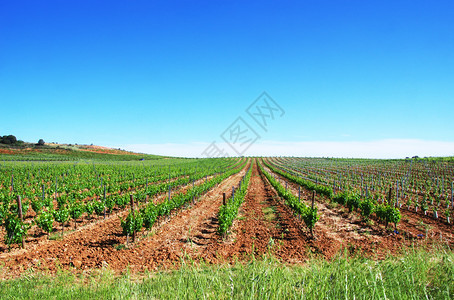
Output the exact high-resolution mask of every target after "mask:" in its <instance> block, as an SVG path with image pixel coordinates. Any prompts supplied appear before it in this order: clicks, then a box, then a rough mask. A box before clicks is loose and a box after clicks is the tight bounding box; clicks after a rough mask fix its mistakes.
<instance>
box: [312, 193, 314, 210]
mask: <svg viewBox="0 0 454 300" xmlns="http://www.w3.org/2000/svg"><path fill="white" fill-rule="evenodd" d="M314 202H315V191H312V209H314Z"/></svg>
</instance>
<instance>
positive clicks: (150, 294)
mask: <svg viewBox="0 0 454 300" xmlns="http://www.w3.org/2000/svg"><path fill="white" fill-rule="evenodd" d="M453 260H454V254H453V252H452V251H450V250H446V249H438V250H436V251H432V252H427V251H424V250H412V249H410V250H408V251H407V253H406V254H405V255H404V256H400V257H396V258H394V257H390V258H388V259H385V260H383V261H378V262H377V261H373V260H369V259H365V258H362V257H354V258H351V257H350V258H349V257H347V256H345V255H344V256H339V257H338V258H336V259H334V260H333V261H331V262H329V261H326V260H324V259H312V260H310V261H309V262H308V263H307V264H306V265H305V266H287V265H284V264H282V263H279V262H278V261H276V260H275V259H273V258H269V257H267V258H263V259H261V260H254V259H253V260H252V261H250V262H249V263H246V264H242V263H237V264H235V265H234V266H231V265H216V266H207V265H202V266H200V265H198V266H195V265H192V264H183V267H181V268H180V269H178V270H175V271H159V272H153V273H146V274H142V275H141V276H140V278H139V277H137V276H131V275H129V273H126V274H125V275H123V276H114V275H113V273H112V272H111V271H109V270H107V269H106V270H102V271H96V270H94V271H92V272H91V274H85V275H74V274H72V273H71V272H69V271H62V272H59V273H58V274H57V275H56V276H54V277H51V276H49V275H44V276H42V275H38V274H36V273H35V272H33V271H30V272H27V273H25V274H24V275H23V276H22V277H21V278H19V279H14V280H7V281H3V282H0V290H1V291H2V294H1V296H0V298H2V299H24V298H25V299H32V298H33V299H47V298H51V299H323V298H328V299H423V298H424V299H450V298H453V297H454V280H453V278H454V264H453Z"/></svg>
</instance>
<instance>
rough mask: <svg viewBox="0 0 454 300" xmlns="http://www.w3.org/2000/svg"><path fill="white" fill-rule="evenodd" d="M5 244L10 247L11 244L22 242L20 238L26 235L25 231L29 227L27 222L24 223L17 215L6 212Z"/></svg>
mask: <svg viewBox="0 0 454 300" xmlns="http://www.w3.org/2000/svg"><path fill="white" fill-rule="evenodd" d="M4 225H5V229H6V235H5V244H7V245H8V247H10V246H11V245H12V244H22V238H23V237H24V238H25V237H26V236H27V231H28V229H29V228H30V225H29V224H25V223H24V222H23V221H21V220H20V219H19V217H18V216H16V215H13V214H7V216H6V218H5V223H4Z"/></svg>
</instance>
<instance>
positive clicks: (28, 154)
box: [0, 135, 164, 161]
mask: <svg viewBox="0 0 454 300" xmlns="http://www.w3.org/2000/svg"><path fill="white" fill-rule="evenodd" d="M5 137H10V138H9V139H6V140H5ZM11 137H12V136H11V135H10V136H3V137H0V138H1V139H2V140H1V141H0V160H55V161H60V160H64V161H67V160H80V159H97V160H153V159H160V158H164V157H163V156H158V155H150V154H143V153H136V152H132V151H126V150H121V149H114V148H109V147H103V146H95V145H78V144H58V143H44V142H43V143H40V144H38V143H27V142H23V141H20V140H16V139H15V138H14V139H13V138H11ZM4 141H6V143H4Z"/></svg>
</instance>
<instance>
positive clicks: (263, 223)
mask: <svg viewBox="0 0 454 300" xmlns="http://www.w3.org/2000/svg"><path fill="white" fill-rule="evenodd" d="M102 153H103V156H102V157H95V158H91V159H90V160H87V159H86V158H83V159H80V157H79V156H77V157H76V158H74V156H68V159H65V161H56V157H55V155H52V156H49V155H41V156H37V157H38V158H40V160H38V159H36V160H34V161H15V160H20V157H21V156H20V155H25V154H18V153H16V154H13V156H10V158H12V159H10V161H6V159H5V157H7V154H4V155H3V156H2V158H3V159H4V161H3V162H2V163H1V164H0V187H1V192H0V219H1V223H2V226H1V227H0V236H1V237H2V238H1V241H0V277H1V278H2V279H3V283H2V284H3V286H2V289H5V290H8V291H11V293H15V292H14V290H15V289H14V287H15V286H17V285H24V284H27V282H29V283H28V284H29V285H30V288H33V289H34V288H36V287H37V286H39V287H41V288H42V287H43V286H52V283H53V282H59V281H64V280H66V281H69V282H76V283H77V284H76V285H75V286H76V287H77V289H78V292H80V293H81V294H80V296H77V297H81V298H84V297H87V295H91V296H90V297H95V298H96V297H99V298H103V297H121V294H118V293H120V291H117V292H118V293H117V292H115V293H113V294H109V293H110V292H108V291H109V290H110V288H108V287H112V286H115V282H117V281H120V282H122V284H124V285H125V288H126V290H127V292H126V295H128V296H133V295H134V294H136V293H138V294H143V293H145V294H146V295H148V296H152V295H154V294H153V292H150V291H148V292H145V291H144V290H143V289H145V290H147V289H148V288H150V289H152V290H153V291H155V292H156V289H157V287H153V288H152V287H151V286H152V285H153V284H156V281H161V282H163V283H164V282H166V283H165V284H167V285H169V284H170V282H171V281H172V280H177V279H176V278H180V279H179V280H180V284H182V285H180V286H176V287H174V288H175V289H176V290H177V291H178V293H180V294H179V295H180V296H181V297H187V298H197V297H195V295H197V294H191V293H190V292H188V291H187V290H186V288H183V287H182V286H186V287H188V285H189V288H190V289H191V290H192V292H193V293H196V292H200V289H202V290H203V289H204V288H206V291H202V293H204V295H205V296H206V297H208V298H216V297H215V296H214V295H216V294H217V295H218V296H219V295H224V296H223V297H221V298H229V297H233V298H242V297H243V296H246V295H247V297H268V296H269V295H274V296H273V297H275V298H279V297H297V296H298V295H301V294H304V293H306V294H307V295H309V296H311V297H312V298H318V297H334V296H336V295H338V296H341V297H344V298H354V297H360V298H361V295H363V296H365V295H373V296H372V298H386V297H387V296H386V291H388V292H391V293H398V294H395V296H397V295H400V293H401V294H402V295H407V296H409V297H410V296H413V297H420V296H424V295H426V296H428V297H441V298H450V297H453V296H454V294H453V293H454V290H453V288H454V286H453V283H452V282H450V281H449V278H451V279H452V278H453V277H452V276H454V266H453V263H452V259H453V255H452V250H451V249H452V247H453V246H454V228H453V225H452V223H453V221H452V218H453V213H452V211H453V187H452V182H453V180H454V164H453V162H452V161H451V160H449V159H445V160H443V159H430V160H429V159H418V158H414V159H406V160H354V159H328V158H325V159H323V158H292V157H279V158H278V157H271V158H217V159H180V158H162V157H146V158H145V159H143V160H142V159H141V157H137V158H136V159H128V160H122V159H121V157H122V156H120V158H119V157H118V155H127V154H123V153H121V154H115V153H109V151H102ZM27 155H29V154H27ZM115 155H117V156H115ZM130 156H133V157H135V155H130ZM19 200H20V201H19ZM424 261H426V265H425V266H422V264H423V263H422V262H424ZM407 268H409V269H407ZM410 269H411V270H413V271H411V272H412V273H411V274H412V276H411V277H408V278H406V279H404V278H403V276H404V275H405V274H406V271H408V270H410ZM169 272H170V273H169ZM336 272H340V273H339V274H337V273H336ZM382 273H383V276H385V275H386V276H385V278H382V277H381V276H382V275H381V274H382ZM33 274H47V275H45V277H44V278H49V279H38V277H36V275H33ZM106 274H107V275H106ZM150 274H151V275H150ZM229 274H230V275H229ZM260 274H261V275H260ZM264 274H265V275H264ZM311 274H312V275H313V276H321V277H320V278H322V279H320V278H319V280H323V281H324V282H325V284H324V285H321V286H320V287H319V289H317V279H316V277H311ZM317 274H318V275H317ZM355 274H362V275H361V276H359V275H358V276H359V277H361V280H359V279H355V280H353V281H352V282H351V283H349V282H348V280H349V279H348V276H353V278H354V276H355ZM378 274H380V281H381V283H380V282H378V280H379V279H378V278H379V277H377V276H378ZM407 275H408V274H407ZM413 275H417V279H415V277H413ZM46 276H50V277H46ZM99 276H100V277H99ZM103 276H107V277H105V278H104V277H103ZM232 276H233V278H234V279H232ZM255 276H257V277H256V279H257V280H265V281H264V282H261V283H260V284H259V283H258V281H257V286H256V288H255V290H254V284H255V283H254V281H253V280H252V281H251V282H249V283H248V282H247V280H246V279H244V278H249V279H251V277H255ZM295 276H296V277H295ZM52 277H54V278H53V279H51V278H52ZM229 277H230V279H229ZM328 277H329V278H331V279H330V280H334V279H333V278H336V280H334V281H333V282H332V283H331V285H332V288H333V289H332V291H331V292H333V293H334V294H330V293H331V292H330V290H329V289H327V286H328V287H329V285H330V284H329V283H328V282H327V281H326V280H328V279H327V278H328ZM369 277H370V278H369ZM30 278H32V279H30ZM90 278H91V279H93V278H97V279H96V280H99V282H104V283H103V284H104V285H102V284H101V283H100V286H97V287H96V288H94V289H90V288H88V287H89V286H90V284H88V285H87V281H89V280H90ZM100 278H101V279H100ZM102 278H104V279H102ZM172 278H173V279H172ZM189 278H192V279H196V280H200V281H201V282H204V283H203V284H202V286H197V285H196V286H191V284H192V283H189V282H190V281H191V280H189ZM216 278H217V279H216ZM241 278H243V279H241ZM284 278H287V281H285V280H284ZM298 278H299V279H298ZM367 278H369V281H368V279H367ZM399 278H401V279H402V281H401V280H400V279H399ZM446 278H447V279H446ZM152 279H153V280H152ZM363 279H365V281H364V280H363ZM40 280H44V281H40ZM103 280H105V281H103ZM137 280H139V281H140V280H143V285H139V286H136V285H134V284H131V283H132V282H135V281H137ZM181 280H183V282H184V283H182V282H181ZM216 280H219V282H218V281H216ZM224 280H225V281H224ZM244 280H246V283H244V282H243V283H244V285H243V287H242V288H238V286H241V282H242V281H244ZM254 280H255V279H254ZM292 280H293V281H292ZM350 280H351V279H350ZM328 281H329V280H328ZM338 281H339V282H338ZM279 282H281V283H282V284H283V285H280V284H278V283H279ZM304 282H305V283H304ZM334 282H335V283H334ZM366 282H367V284H366ZM369 282H370V283H372V282H374V285H375V287H374V289H373V291H372V290H370V286H369ZM290 283H291V284H292V286H293V287H292V288H289V287H287V289H283V286H287V285H286V284H290ZM229 284H230V285H232V286H233V285H235V286H236V288H235V289H234V288H233V287H232V289H230V288H226V287H228V286H229ZM377 284H381V286H377ZM407 284H410V285H412V284H413V285H414V290H413V289H411V288H410V289H409V287H408V286H406V285H407ZM264 285H265V286H266V287H267V288H269V290H268V289H266V290H265V289H264ZM337 285H339V286H337ZM347 285H351V286H349V288H348V289H347V288H346V286H347ZM385 286H386V288H385ZM259 287H260V288H262V290H260V288H259ZM74 288H75V287H69V286H66V287H65V285H63V287H61V289H62V290H59V291H58V293H61V294H58V295H59V296H58V297H63V298H64V297H65V295H66V294H65V293H67V292H68V289H69V290H72V289H74ZM344 288H346V291H343V289H344ZM393 288H395V289H396V290H395V291H393ZM181 289H183V290H184V291H185V292H184V293H183V291H182V290H181ZM324 289H325V290H324ZM39 290H40V292H39V293H44V294H45V293H46V292H45V290H42V289H39ZM96 291H97V292H99V293H100V294H97V292H96ZM399 291H400V293H399ZM161 292H162V293H164V295H166V294H165V292H164V291H161ZM186 292H188V293H189V294H187V293H186ZM366 292H367V293H366ZM16 293H17V292H16ZM56 293H57V292H56ZM87 293H88V294H87ZM90 293H93V294H90ZM106 293H107V294H106ZM212 293H214V294H212ZM229 293H232V294H229ZM339 293H347V294H339ZM365 293H366V294H365ZM383 293H384V294H383ZM407 293H408V294H407ZM19 294H20V293H19ZM44 294H43V295H44ZM27 295H28V294H23V295H22V297H29V296H30V295H28V296H27ZM50 295H51V294H50ZM119 295H120V296H119ZM267 295H268V296H267ZM279 295H280V296H279ZM153 297H154V296H153ZM161 297H164V298H166V296H162V294H161V296H159V297H158V298H161ZM167 297H168V294H167ZM388 297H391V298H396V297H393V296H392V295H391V296H390V294H388ZM403 298H405V297H403Z"/></svg>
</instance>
